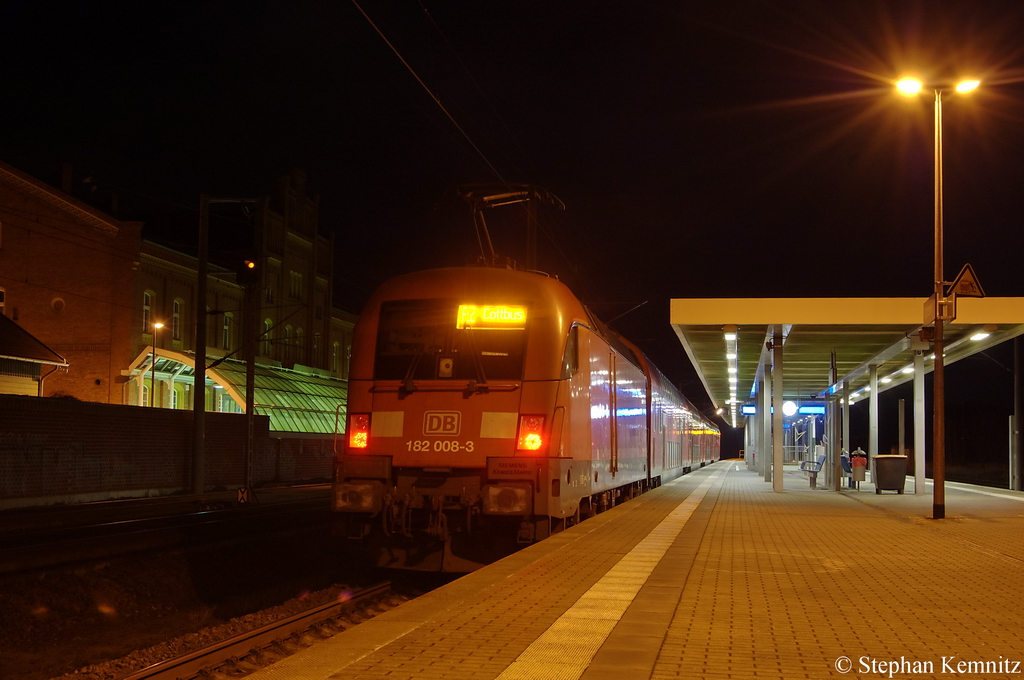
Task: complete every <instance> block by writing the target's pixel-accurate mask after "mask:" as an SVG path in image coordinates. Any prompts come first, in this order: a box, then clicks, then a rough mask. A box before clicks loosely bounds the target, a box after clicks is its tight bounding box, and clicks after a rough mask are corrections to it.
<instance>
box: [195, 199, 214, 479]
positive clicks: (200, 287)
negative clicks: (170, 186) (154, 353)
mask: <svg viewBox="0 0 1024 680" xmlns="http://www.w3.org/2000/svg"><path fill="white" fill-rule="evenodd" d="M209 209H210V197H209V196H207V195H206V194H201V195H200V196H199V249H198V257H197V260H198V261H197V264H196V270H197V271H196V346H195V352H196V363H195V371H194V380H193V382H192V493H203V490H204V489H205V486H206V450H205V447H206V259H207V230H208V219H209Z"/></svg>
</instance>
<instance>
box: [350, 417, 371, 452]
mask: <svg viewBox="0 0 1024 680" xmlns="http://www.w3.org/2000/svg"><path fill="white" fill-rule="evenodd" d="M369 445H370V414H369V413H351V414H349V416H348V448H350V449H365V448H366V447H368V446H369Z"/></svg>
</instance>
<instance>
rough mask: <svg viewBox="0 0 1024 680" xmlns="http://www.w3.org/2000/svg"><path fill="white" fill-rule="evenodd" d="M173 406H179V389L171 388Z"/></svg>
mask: <svg viewBox="0 0 1024 680" xmlns="http://www.w3.org/2000/svg"><path fill="white" fill-rule="evenodd" d="M171 408H173V409H176V408H178V390H177V389H173V390H171Z"/></svg>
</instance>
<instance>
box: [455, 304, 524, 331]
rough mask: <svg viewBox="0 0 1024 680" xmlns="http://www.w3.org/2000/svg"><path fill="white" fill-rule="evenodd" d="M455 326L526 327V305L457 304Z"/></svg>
mask: <svg viewBox="0 0 1024 680" xmlns="http://www.w3.org/2000/svg"><path fill="white" fill-rule="evenodd" d="M455 327H456V328H463V329H464V328H480V329H485V328H486V329H499V330H500V329H505V328H525V327H526V307H518V306H513V305H459V313H458V315H457V316H456V318H455Z"/></svg>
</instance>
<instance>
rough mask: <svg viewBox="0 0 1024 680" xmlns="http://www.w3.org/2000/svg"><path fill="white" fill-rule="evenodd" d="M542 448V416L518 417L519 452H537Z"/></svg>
mask: <svg viewBox="0 0 1024 680" xmlns="http://www.w3.org/2000/svg"><path fill="white" fill-rule="evenodd" d="M542 446H544V416H519V446H518V447H517V448H518V450H519V451H539V450H540V448H541V447H542Z"/></svg>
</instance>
